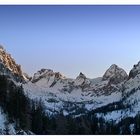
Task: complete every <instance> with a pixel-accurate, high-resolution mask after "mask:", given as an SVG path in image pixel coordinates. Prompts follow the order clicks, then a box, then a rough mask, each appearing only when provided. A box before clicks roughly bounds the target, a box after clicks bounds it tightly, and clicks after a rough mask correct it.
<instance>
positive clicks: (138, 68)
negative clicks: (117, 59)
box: [129, 61, 140, 79]
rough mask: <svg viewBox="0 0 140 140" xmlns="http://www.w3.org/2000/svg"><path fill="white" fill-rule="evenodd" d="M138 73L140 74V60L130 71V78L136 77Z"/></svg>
mask: <svg viewBox="0 0 140 140" xmlns="http://www.w3.org/2000/svg"><path fill="white" fill-rule="evenodd" d="M138 74H140V61H139V62H138V64H136V65H134V67H133V68H132V70H131V71H130V73H129V79H130V78H134V77H135V76H137V75H138Z"/></svg>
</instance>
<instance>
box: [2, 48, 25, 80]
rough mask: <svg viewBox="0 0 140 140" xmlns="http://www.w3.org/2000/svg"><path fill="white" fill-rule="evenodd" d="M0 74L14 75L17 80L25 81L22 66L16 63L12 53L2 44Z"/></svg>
mask: <svg viewBox="0 0 140 140" xmlns="http://www.w3.org/2000/svg"><path fill="white" fill-rule="evenodd" d="M0 74H1V75H9V76H12V77H14V78H15V79H16V80H17V81H24V80H25V77H24V75H23V73H22V70H21V66H20V65H18V64H16V62H15V60H14V59H13V58H12V57H11V55H10V54H8V53H7V52H6V50H5V49H4V48H3V46H2V45H0Z"/></svg>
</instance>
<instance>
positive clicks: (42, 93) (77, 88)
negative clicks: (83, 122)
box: [23, 65, 128, 115]
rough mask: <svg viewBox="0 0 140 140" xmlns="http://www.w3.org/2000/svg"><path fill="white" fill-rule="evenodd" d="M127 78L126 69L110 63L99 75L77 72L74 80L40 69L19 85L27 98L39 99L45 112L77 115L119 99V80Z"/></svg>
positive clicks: (120, 93) (122, 80)
mask: <svg viewBox="0 0 140 140" xmlns="http://www.w3.org/2000/svg"><path fill="white" fill-rule="evenodd" d="M127 79H128V75H127V74H126V72H125V71H124V70H123V69H121V68H119V67H118V66H117V65H112V66H111V67H110V68H109V69H108V70H107V71H106V72H105V74H104V76H103V77H101V78H97V79H89V78H86V76H85V75H84V74H83V73H80V74H79V76H77V77H76V79H70V78H66V77H65V76H63V75H62V74H60V73H58V72H53V71H52V70H48V69H41V70H40V71H38V72H37V73H35V74H34V76H33V78H32V80H31V81H29V82H27V83H26V84H24V85H23V87H24V91H25V93H26V94H27V95H28V96H29V97H30V98H31V99H42V100H43V102H44V104H45V106H46V111H47V112H48V113H51V114H52V113H54V110H55V112H60V111H63V113H64V114H78V115H80V114H81V113H82V112H79V113H78V110H83V112H87V111H91V110H94V109H96V108H98V107H101V106H105V105H107V104H110V103H113V102H118V101H120V100H121V98H122V91H121V86H122V85H121V83H122V82H124V81H126V80H127Z"/></svg>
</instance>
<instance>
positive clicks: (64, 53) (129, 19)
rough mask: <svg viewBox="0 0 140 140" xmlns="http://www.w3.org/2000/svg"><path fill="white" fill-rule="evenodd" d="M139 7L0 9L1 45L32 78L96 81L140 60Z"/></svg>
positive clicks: (125, 68)
mask: <svg viewBox="0 0 140 140" xmlns="http://www.w3.org/2000/svg"><path fill="white" fill-rule="evenodd" d="M139 15H140V6H0V17H1V22H0V31H1V34H0V44H2V45H3V46H4V47H5V49H6V50H7V52H8V53H10V54H11V55H12V57H13V58H14V59H15V60H16V62H17V63H18V64H20V65H21V66H22V68H23V70H24V71H25V72H26V73H28V74H29V75H33V74H34V73H35V72H37V71H38V70H40V69H41V68H46V69H52V70H54V71H56V72H60V73H62V74H63V75H65V76H66V77H70V78H76V77H77V76H78V74H79V73H80V72H82V73H84V74H85V75H86V76H87V77H89V78H96V77H101V76H103V74H104V73H105V71H106V70H107V69H108V68H109V67H110V65H112V64H117V65H118V66H119V67H121V68H123V69H124V70H125V71H126V72H127V73H129V71H130V70H131V68H132V67H133V65H134V64H136V63H137V62H138V61H139V60H140V54H139V52H140V26H139V25H140V18H139Z"/></svg>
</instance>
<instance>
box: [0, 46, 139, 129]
mask: <svg viewBox="0 0 140 140" xmlns="http://www.w3.org/2000/svg"><path fill="white" fill-rule="evenodd" d="M0 75H1V76H6V77H8V78H9V80H11V81H13V82H14V83H15V86H17V87H19V86H22V87H23V90H24V94H25V95H26V96H27V97H29V98H30V99H31V100H34V101H36V100H37V101H39V100H41V101H42V102H43V103H44V106H45V111H46V113H47V114H49V115H56V114H59V113H63V115H65V116H67V115H71V116H73V117H78V116H81V115H84V114H87V113H88V112H94V113H95V114H96V115H97V116H98V117H101V116H102V117H104V118H105V120H107V121H110V120H113V121H115V122H116V123H118V122H119V121H120V120H121V119H123V118H127V117H135V116H136V115H137V114H139V112H140V62H138V64H136V65H134V67H133V68H132V70H131V71H130V73H129V75H128V74H127V73H126V72H125V70H123V69H122V68H120V67H119V66H117V65H115V64H113V65H111V66H110V67H109V68H108V69H107V71H106V72H105V73H104V74H103V76H102V77H99V78H95V79H90V78H87V77H86V75H85V74H83V73H82V72H80V74H79V75H78V76H77V77H76V78H75V79H72V78H67V77H66V76H64V75H63V74H61V73H60V72H54V71H53V70H50V69H44V68H43V69H41V70H39V71H37V72H36V73H35V74H34V75H33V77H29V76H28V75H27V74H25V73H23V72H22V70H21V66H20V65H18V64H16V62H15V60H14V59H13V58H12V57H11V55H10V54H8V53H7V52H6V51H5V50H4V48H3V47H2V46H0ZM105 110H106V111H105ZM3 116H5V114H0V118H4V117H3ZM3 121H5V120H3ZM3 121H2V122H3ZM11 126H12V124H11ZM2 128H5V127H4V126H3V124H2Z"/></svg>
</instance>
